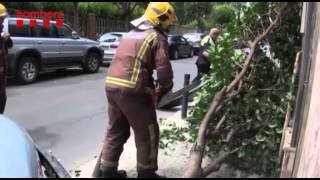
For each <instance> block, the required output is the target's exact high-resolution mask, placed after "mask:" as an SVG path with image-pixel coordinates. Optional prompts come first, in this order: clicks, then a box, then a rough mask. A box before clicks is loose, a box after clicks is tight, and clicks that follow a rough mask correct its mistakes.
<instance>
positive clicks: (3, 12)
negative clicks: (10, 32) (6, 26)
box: [0, 4, 8, 17]
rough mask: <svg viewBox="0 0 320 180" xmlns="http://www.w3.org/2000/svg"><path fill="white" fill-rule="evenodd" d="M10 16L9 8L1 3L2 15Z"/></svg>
mask: <svg viewBox="0 0 320 180" xmlns="http://www.w3.org/2000/svg"><path fill="white" fill-rule="evenodd" d="M4 16H8V12H7V8H6V7H4V5H2V4H0V17H4Z"/></svg>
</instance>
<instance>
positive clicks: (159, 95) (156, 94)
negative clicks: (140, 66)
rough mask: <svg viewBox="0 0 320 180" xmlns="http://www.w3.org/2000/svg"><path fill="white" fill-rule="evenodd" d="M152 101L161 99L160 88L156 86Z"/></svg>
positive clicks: (156, 101)
mask: <svg viewBox="0 0 320 180" xmlns="http://www.w3.org/2000/svg"><path fill="white" fill-rule="evenodd" d="M153 100H154V102H155V103H158V102H159V101H160V100H161V91H160V88H156V89H155V92H154V99H153Z"/></svg>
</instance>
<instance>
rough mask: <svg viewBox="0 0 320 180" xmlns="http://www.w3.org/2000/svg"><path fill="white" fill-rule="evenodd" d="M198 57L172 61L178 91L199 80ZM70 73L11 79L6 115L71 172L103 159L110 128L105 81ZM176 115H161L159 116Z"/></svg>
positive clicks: (74, 71) (99, 75)
mask: <svg viewBox="0 0 320 180" xmlns="http://www.w3.org/2000/svg"><path fill="white" fill-rule="evenodd" d="M195 59H196V57H194V58H189V59H179V60H174V61H171V62H172V67H173V70H174V83H175V85H174V89H173V90H174V91H176V90H177V89H180V88H182V87H183V77H184V74H186V73H188V74H190V75H191V80H192V79H193V78H194V77H195V75H196V66H195V64H194V62H195ZM106 74H107V67H101V69H100V71H99V72H98V73H96V74H85V73H83V72H82V71H81V70H78V69H71V70H66V71H59V72H52V73H46V74H42V75H40V78H39V80H38V81H37V82H36V83H34V84H31V85H25V86H23V85H18V84H16V83H15V82H14V81H11V80H9V83H8V87H7V96H8V100H7V106H6V110H5V115H6V116H8V117H10V118H12V119H14V120H15V121H16V122H18V124H20V125H21V126H22V127H24V128H25V129H26V130H27V131H28V132H29V134H30V135H31V137H32V138H33V140H34V141H35V142H36V143H37V144H38V145H40V146H41V147H43V148H44V149H46V150H50V151H52V153H53V154H54V155H55V156H56V157H57V158H58V159H60V160H61V163H62V164H63V165H64V166H65V167H66V169H67V170H71V169H75V168H77V166H79V165H80V164H81V163H83V162H85V161H86V160H88V159H90V158H92V157H93V156H95V155H98V154H99V152H100V150H101V145H102V141H103V137H104V133H105V128H106V124H107V120H108V118H107V103H106V96H105V91H104V85H105V84H104V79H105V77H106ZM172 113H173V112H163V111H158V117H159V116H160V117H164V116H168V115H171V114H172Z"/></svg>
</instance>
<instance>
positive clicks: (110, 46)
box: [98, 32, 126, 63]
mask: <svg viewBox="0 0 320 180" xmlns="http://www.w3.org/2000/svg"><path fill="white" fill-rule="evenodd" d="M125 34H126V33H125V32H110V33H105V34H103V35H102V36H101V37H100V38H99V40H98V41H99V42H100V45H101V46H102V48H103V49H104V56H103V61H106V62H108V63H110V61H111V60H112V58H113V56H114V55H115V54H116V50H117V48H118V45H119V43H120V40H121V38H122V37H123V36H124V35H125Z"/></svg>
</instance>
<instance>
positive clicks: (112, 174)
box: [100, 168, 127, 178]
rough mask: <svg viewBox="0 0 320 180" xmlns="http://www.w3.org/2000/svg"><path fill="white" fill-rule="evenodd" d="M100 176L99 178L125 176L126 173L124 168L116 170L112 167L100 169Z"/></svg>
mask: <svg viewBox="0 0 320 180" xmlns="http://www.w3.org/2000/svg"><path fill="white" fill-rule="evenodd" d="M100 171H101V170H100ZM100 177H101V178H126V177H127V173H126V171H124V170H117V169H114V168H112V169H105V170H103V171H101V174H100Z"/></svg>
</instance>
